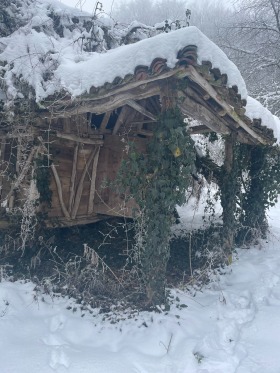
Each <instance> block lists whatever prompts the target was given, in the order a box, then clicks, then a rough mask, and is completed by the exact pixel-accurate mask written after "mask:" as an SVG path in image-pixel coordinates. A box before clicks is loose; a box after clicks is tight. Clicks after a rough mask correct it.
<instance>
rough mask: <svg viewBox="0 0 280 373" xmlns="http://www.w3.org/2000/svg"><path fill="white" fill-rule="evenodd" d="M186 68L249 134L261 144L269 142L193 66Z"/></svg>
mask: <svg viewBox="0 0 280 373" xmlns="http://www.w3.org/2000/svg"><path fill="white" fill-rule="evenodd" d="M186 70H187V71H188V77H189V78H190V79H191V80H193V81H194V82H196V83H197V84H199V85H200V86H201V87H202V88H204V89H205V91H207V93H208V94H209V95H210V96H211V97H212V98H213V99H214V100H215V101H216V102H217V103H218V104H219V105H220V106H221V107H222V108H223V109H224V110H225V111H226V113H227V114H228V115H229V116H231V117H232V118H233V119H234V120H235V122H236V123H237V124H238V125H239V126H240V127H242V128H243V129H244V130H245V131H246V132H247V133H248V134H250V135H251V136H252V138H254V139H256V140H257V141H258V142H260V143H261V144H267V143H268V141H267V140H266V139H264V138H263V137H262V136H260V135H259V134H257V133H256V132H255V131H254V130H253V129H252V128H250V127H249V126H248V125H247V124H246V123H245V122H243V120H241V119H240V117H239V116H238V114H237V113H236V112H235V111H234V109H233V107H231V106H230V105H229V104H228V103H227V102H225V101H224V100H223V99H222V98H221V97H220V96H219V94H218V93H217V92H216V91H215V89H214V88H213V87H212V86H211V84H210V83H208V82H207V80H206V79H204V78H203V76H202V75H200V74H199V73H198V72H197V71H196V69H195V68H194V67H193V66H188V67H187V68H186Z"/></svg>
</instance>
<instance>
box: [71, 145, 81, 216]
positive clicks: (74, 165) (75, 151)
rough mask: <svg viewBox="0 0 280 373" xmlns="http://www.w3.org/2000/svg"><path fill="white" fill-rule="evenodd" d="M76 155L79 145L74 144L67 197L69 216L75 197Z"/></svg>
mask: <svg viewBox="0 0 280 373" xmlns="http://www.w3.org/2000/svg"><path fill="white" fill-rule="evenodd" d="M78 153H79V143H78V144H76V146H75V150H74V156H73V165H72V174H71V180H70V197H69V205H68V212H69V215H71V211H72V207H73V202H74V196H75V182H76V174H77V161H78Z"/></svg>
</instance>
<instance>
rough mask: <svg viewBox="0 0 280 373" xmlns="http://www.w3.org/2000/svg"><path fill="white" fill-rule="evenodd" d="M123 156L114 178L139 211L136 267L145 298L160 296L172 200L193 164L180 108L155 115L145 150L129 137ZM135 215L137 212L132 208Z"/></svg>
mask: <svg viewBox="0 0 280 373" xmlns="http://www.w3.org/2000/svg"><path fill="white" fill-rule="evenodd" d="M128 145H129V152H128V155H127V158H126V159H125V160H124V161H123V162H122V165H121V167H120V170H119V173H118V178H117V180H118V181H117V183H118V185H119V186H120V189H121V192H122V193H123V192H125V191H129V194H130V196H131V197H132V198H134V200H135V201H136V203H137V204H138V207H139V210H138V212H139V211H141V227H138V228H139V229H140V231H141V237H140V240H138V246H139V250H140V268H141V273H142V278H143V281H144V284H145V287H146V295H147V298H148V303H150V304H159V303H160V302H163V301H164V297H165V295H164V289H165V288H164V286H165V273H166V265H167V261H168V258H169V235H170V229H171V225H172V223H173V220H174V217H173V213H174V209H175V207H176V205H182V204H183V203H184V202H185V201H186V191H187V188H188V186H189V185H190V182H191V173H192V171H193V164H194V143H193V141H192V139H191V137H190V135H189V134H188V132H187V130H186V124H185V123H184V121H183V118H182V116H181V113H180V111H179V109H177V108H174V109H169V110H167V111H166V112H164V113H163V114H162V115H161V116H160V117H159V121H158V126H157V128H156V130H155V132H154V136H153V138H152V139H151V140H150V142H149V144H148V145H147V150H146V154H143V153H140V152H138V151H137V149H136V147H135V145H134V144H133V143H129V144H128ZM136 217H137V212H136Z"/></svg>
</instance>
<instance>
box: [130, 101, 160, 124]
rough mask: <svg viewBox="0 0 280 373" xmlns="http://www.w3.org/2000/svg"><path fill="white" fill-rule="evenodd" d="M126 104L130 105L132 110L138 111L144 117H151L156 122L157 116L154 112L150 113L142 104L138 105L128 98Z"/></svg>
mask: <svg viewBox="0 0 280 373" xmlns="http://www.w3.org/2000/svg"><path fill="white" fill-rule="evenodd" d="M126 104H127V105H128V106H130V107H132V108H133V109H134V110H136V111H138V112H139V113H141V114H143V115H144V116H145V117H147V118H150V119H152V120H153V121H154V122H156V120H157V118H156V116H155V115H154V114H152V113H151V112H150V111H148V110H147V109H145V108H144V107H143V106H141V105H139V104H138V103H137V102H136V101H134V100H128V101H127V102H126Z"/></svg>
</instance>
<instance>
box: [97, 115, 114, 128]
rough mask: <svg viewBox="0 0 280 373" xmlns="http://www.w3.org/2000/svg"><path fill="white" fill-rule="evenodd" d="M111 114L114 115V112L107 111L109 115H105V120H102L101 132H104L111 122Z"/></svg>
mask: <svg viewBox="0 0 280 373" xmlns="http://www.w3.org/2000/svg"><path fill="white" fill-rule="evenodd" d="M111 114H112V111H107V113H105V115H104V118H103V119H102V122H101V125H100V131H104V130H105V129H106V126H107V124H108V122H109V119H110V116H111Z"/></svg>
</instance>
